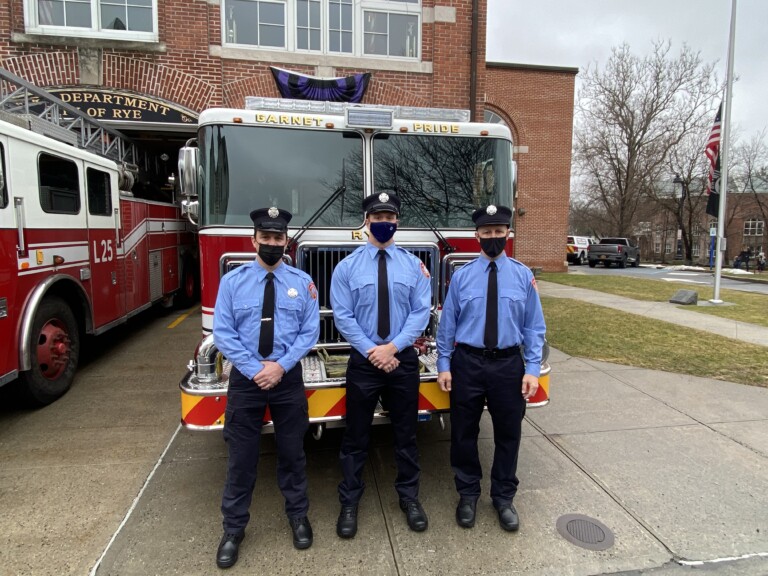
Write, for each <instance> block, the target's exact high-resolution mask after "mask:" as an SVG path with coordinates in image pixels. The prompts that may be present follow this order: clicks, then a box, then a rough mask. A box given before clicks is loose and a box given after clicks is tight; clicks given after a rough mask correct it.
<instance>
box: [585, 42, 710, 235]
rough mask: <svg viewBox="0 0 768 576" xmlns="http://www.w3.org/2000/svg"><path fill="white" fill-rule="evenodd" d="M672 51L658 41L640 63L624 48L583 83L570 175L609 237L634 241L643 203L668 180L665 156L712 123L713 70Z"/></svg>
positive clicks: (694, 55) (688, 53)
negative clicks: (602, 217) (574, 175)
mask: <svg viewBox="0 0 768 576" xmlns="http://www.w3.org/2000/svg"><path fill="white" fill-rule="evenodd" d="M670 50H671V43H670V42H669V41H667V42H661V41H657V42H655V43H654V44H653V50H652V52H651V54H649V55H647V56H644V57H640V56H636V55H634V54H632V53H631V52H630V48H629V45H627V44H623V45H621V46H618V47H615V48H613V50H612V53H611V57H610V58H609V60H608V62H607V63H606V65H605V67H604V68H603V69H602V70H601V69H600V68H599V67H598V66H597V65H595V66H594V67H590V68H588V69H587V70H586V71H585V72H584V75H583V76H582V78H581V82H582V87H581V89H580V90H579V96H578V102H577V106H576V111H577V114H576V129H575V138H574V159H575V162H574V169H575V170H576V171H577V174H578V176H579V180H578V181H579V187H580V190H579V192H580V193H581V194H582V195H583V196H584V197H586V198H587V199H588V200H589V202H591V203H592V204H593V205H594V206H595V208H596V209H597V208H598V207H599V209H600V211H601V212H603V213H604V214H605V215H606V216H607V218H608V219H609V222H608V224H609V229H608V230H607V231H606V232H607V233H610V234H615V235H620V236H630V235H631V233H632V231H633V230H634V229H635V228H636V222H635V219H636V213H637V211H638V208H639V207H640V205H641V203H643V201H644V200H645V199H647V198H649V197H650V198H652V197H655V196H656V195H657V194H656V193H655V192H654V187H655V186H656V184H657V182H658V181H659V180H660V179H663V180H666V181H668V180H670V179H671V178H672V175H670V174H668V173H667V170H668V166H667V164H666V161H667V159H668V156H669V154H670V150H671V149H672V148H674V147H675V146H677V145H678V144H679V143H680V142H681V141H682V140H683V139H684V138H686V137H687V136H688V135H690V134H699V135H701V134H704V135H706V129H707V127H708V126H711V122H712V119H713V118H714V109H715V107H716V106H717V103H718V101H719V100H718V97H717V96H718V92H719V84H718V81H717V77H716V74H715V72H714V64H707V63H704V62H703V61H702V59H701V56H700V54H699V53H698V52H693V51H692V50H691V49H690V48H688V47H687V46H685V45H683V48H682V49H681V51H680V53H679V55H677V56H672V55H671V54H670ZM705 137H706V136H704V138H705ZM703 144H704V140H702V141H701V146H703ZM702 154H703V153H702Z"/></svg>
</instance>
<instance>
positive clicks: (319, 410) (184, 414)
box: [181, 373, 549, 429]
mask: <svg viewBox="0 0 768 576" xmlns="http://www.w3.org/2000/svg"><path fill="white" fill-rule="evenodd" d="M306 394H307V404H308V408H309V418H310V421H322V420H323V419H333V418H338V417H343V416H344V415H345V414H346V388H343V387H332V388H318V389H314V390H307V391H306ZM548 400H549V374H548V373H547V374H542V376H541V378H539V389H538V391H537V392H536V395H535V396H534V397H533V398H531V400H530V403H531V404H540V403H545V402H547V401H548ZM226 407H227V397H226V395H221V396H194V395H191V394H187V393H185V392H184V391H182V393H181V421H182V424H183V425H184V426H186V427H188V428H194V429H217V428H221V427H222V426H224V411H225V410H226ZM449 409H450V396H449V394H448V393H447V392H443V391H442V390H440V386H439V385H438V384H437V382H434V381H433V382H422V383H421V385H420V387H419V410H426V411H429V412H442V411H447V410H449ZM264 421H265V422H269V421H271V416H270V414H269V409H267V411H266V413H265V414H264Z"/></svg>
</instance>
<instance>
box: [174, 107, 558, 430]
mask: <svg viewBox="0 0 768 576" xmlns="http://www.w3.org/2000/svg"><path fill="white" fill-rule="evenodd" d="M468 120H469V112H468V111H464V110H443V109H424V108H406V107H398V106H360V105H349V104H342V103H330V102H312V101H297V100H282V99H268V98H248V99H247V102H246V109H239V110H235V109H211V110H206V111H204V112H203V113H202V114H201V116H200V119H199V132H198V137H197V140H196V143H195V142H190V143H188V145H187V147H185V148H182V150H181V151H180V154H179V173H180V176H181V184H182V193H183V194H184V195H185V196H186V197H187V199H186V200H185V201H184V202H183V209H184V210H186V211H187V212H188V214H189V216H190V218H191V219H192V220H193V221H195V222H196V223H197V224H198V226H199V232H198V238H199V243H200V260H201V270H202V295H201V300H202V306H203V333H204V337H203V340H202V341H201V342H200V344H199V345H198V348H197V350H196V352H195V357H194V359H193V360H192V361H191V362H190V364H189V366H188V370H189V371H188V373H187V374H186V375H185V376H184V378H183V379H182V381H181V384H180V386H181V404H182V423H183V424H184V425H185V426H186V427H187V428H192V429H217V428H221V427H222V426H223V423H224V410H225V406H226V389H227V378H228V373H229V369H230V365H229V362H228V361H227V359H226V358H224V357H223V356H222V355H221V354H220V353H219V351H218V350H217V349H216V345H215V342H214V341H213V337H212V335H211V330H212V327H213V311H214V304H215V301H216V292H217V289H218V286H219V280H220V278H221V276H222V275H224V274H225V273H226V272H227V271H229V270H232V269H233V268H234V267H236V266H239V265H241V264H243V263H245V262H248V261H250V260H252V259H253V258H254V257H255V254H254V253H253V249H252V247H251V245H250V237H251V236H252V234H253V227H252V224H251V221H250V219H249V217H248V214H249V212H250V211H251V210H252V209H254V208H257V207H264V206H276V207H279V208H285V209H287V210H289V211H290V212H291V213H293V219H292V220H291V226H292V228H291V230H289V236H291V237H292V238H291V240H290V242H289V249H288V251H287V252H288V253H287V254H286V256H285V259H286V261H287V262H288V263H289V264H291V265H294V266H297V267H299V268H301V269H302V270H304V271H306V272H307V273H308V274H309V275H310V276H312V279H313V280H314V282H315V285H316V286H317V289H318V298H319V301H320V315H321V334H320V339H319V341H318V343H317V345H316V347H315V349H314V350H313V352H312V353H311V354H310V355H309V356H307V357H306V358H305V359H304V360H303V361H302V367H303V372H304V380H305V384H306V394H307V398H308V402H309V416H310V422H311V423H312V424H315V425H316V427H315V434H316V435H317V434H319V433H322V430H323V428H324V427H325V426H337V425H343V419H344V414H345V403H344V400H345V387H344V371H345V367H346V360H347V356H348V353H349V345H348V344H347V343H346V342H344V340H343V339H342V338H341V336H340V334H339V333H338V331H337V330H336V328H335V326H334V324H333V310H332V309H331V302H330V298H329V287H330V279H331V274H332V272H333V268H334V266H335V264H336V263H338V262H339V261H340V260H341V259H342V258H344V257H345V256H346V255H348V254H350V253H351V252H352V251H353V250H354V249H355V248H356V247H357V246H359V245H360V244H361V243H363V242H365V231H364V227H363V214H362V213H361V208H360V204H361V201H362V198H363V197H364V196H366V195H369V194H372V193H373V191H374V190H381V189H390V190H396V191H397V192H398V195H399V196H400V198H401V200H402V203H403V206H402V215H401V217H400V224H399V226H398V232H397V244H398V246H401V247H404V248H406V249H408V250H410V251H411V252H413V253H414V254H415V255H416V256H418V257H419V258H420V259H421V260H422V262H423V263H424V266H425V268H426V270H427V271H428V272H429V273H430V275H431V277H432V283H433V294H432V316H431V321H430V324H429V326H428V328H427V330H426V331H425V334H424V338H423V339H422V340H421V341H420V342H419V343H418V344H419V345H420V352H421V355H420V360H421V364H422V375H421V388H420V392H421V396H420V418H421V419H423V420H428V419H430V418H431V417H432V415H433V414H438V415H440V418H441V419H442V413H443V412H446V411H448V409H449V400H448V395H447V394H445V393H443V392H441V391H440V389H439V386H438V385H437V382H436V378H437V372H436V352H435V350H434V336H435V334H436V330H437V326H438V323H439V318H440V310H441V305H442V301H443V298H444V297H445V294H446V291H447V288H448V284H449V283H450V280H451V275H452V274H453V273H454V271H455V270H456V269H457V268H458V267H460V266H462V265H463V264H466V263H467V262H469V261H470V260H471V259H473V258H475V257H477V255H478V252H479V245H478V242H477V240H476V239H475V237H474V232H475V230H474V226H473V225H472V220H471V214H472V212H473V210H474V209H475V208H476V207H478V206H484V205H487V204H491V203H496V204H503V205H507V206H512V203H513V200H514V190H515V163H514V161H513V155H512V151H513V150H512V148H513V147H512V140H511V136H510V132H509V129H508V128H507V127H506V126H503V125H500V124H483V123H473V122H469V121H468ZM512 250H513V241H510V243H509V245H508V247H507V252H508V254H510V255H511V254H512ZM549 372H550V367H549V365H548V364H547V363H546V359H545V362H544V364H543V369H542V377H541V379H540V383H541V386H540V388H539V392H538V394H537V395H536V396H535V397H534V398H533V399H532V401H531V402H530V405H532V406H541V405H544V404H546V403H547V402H548V401H549V396H548V391H549ZM268 419H269V416H268V415H267V420H268ZM375 419H376V421H386V406H382V407H381V410H380V411H378V412H377V414H376V417H375ZM267 429H269V424H268V423H267Z"/></svg>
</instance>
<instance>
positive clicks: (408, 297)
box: [331, 191, 432, 538]
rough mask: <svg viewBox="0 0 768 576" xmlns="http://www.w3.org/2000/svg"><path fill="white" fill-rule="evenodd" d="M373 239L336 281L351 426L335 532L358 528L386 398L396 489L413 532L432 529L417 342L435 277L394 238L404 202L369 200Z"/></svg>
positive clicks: (342, 266)
mask: <svg viewBox="0 0 768 576" xmlns="http://www.w3.org/2000/svg"><path fill="white" fill-rule="evenodd" d="M363 211H364V212H365V215H366V217H365V225H366V227H367V228H368V242H367V244H365V246H361V247H360V248H358V249H357V250H355V251H354V252H353V253H352V254H350V255H349V256H347V257H346V258H344V260H342V261H341V262H340V263H339V264H338V266H336V269H335V270H334V272H333V277H332V279H331V304H332V306H333V317H334V321H335V323H336V327H337V328H338V330H339V332H341V334H342V336H344V338H345V339H346V340H347V342H349V343H350V345H351V346H352V349H351V353H350V358H349V363H348V365H347V394H346V404H347V417H346V430H345V431H344V438H343V440H342V443H341V450H340V453H339V458H340V463H341V471H342V480H341V482H340V484H339V501H340V503H341V512H340V514H339V518H338V522H337V524H336V533H337V534H338V535H339V537H341V538H352V537H354V536H355V534H356V533H357V511H358V503H359V502H360V498H361V497H362V495H363V490H364V488H365V485H364V483H363V466H364V465H365V460H366V458H367V457H368V444H369V440H370V429H371V421H372V419H373V414H374V410H375V408H376V403H377V402H378V401H379V397H380V396H381V398H382V401H383V403H384V404H385V405H386V407H387V409H388V411H389V417H390V420H391V421H392V432H393V433H394V436H395V438H394V440H395V462H396V464H397V477H396V479H395V489H396V490H397V493H398V496H399V498H400V508H401V509H402V510H403V512H405V515H406V520H407V523H408V526H409V527H410V528H411V530H414V531H417V532H421V531H423V530H426V529H427V523H428V520H427V515H426V514H425V513H424V510H423V508H422V507H421V504H420V503H419V500H418V497H419V473H420V468H419V455H418V451H417V448H416V426H417V420H418V403H419V360H418V354H417V352H416V350H415V349H414V348H413V343H414V342H415V340H416V338H418V337H419V336H420V335H421V334H422V332H423V331H424V329H425V328H426V326H427V323H428V321H429V313H430V306H431V294H432V288H431V281H430V278H429V273H428V272H427V270H426V268H425V267H424V266H423V264H422V263H421V261H420V260H419V259H418V258H417V257H416V256H414V255H413V254H411V253H409V252H408V251H406V250H404V249H402V248H399V247H397V246H396V245H395V243H394V238H393V236H394V234H395V231H396V229H397V223H398V216H399V214H400V200H399V198H398V197H397V196H396V195H395V194H394V193H391V192H381V191H379V192H377V193H376V194H374V195H371V196H368V197H366V198H365V199H364V200H363Z"/></svg>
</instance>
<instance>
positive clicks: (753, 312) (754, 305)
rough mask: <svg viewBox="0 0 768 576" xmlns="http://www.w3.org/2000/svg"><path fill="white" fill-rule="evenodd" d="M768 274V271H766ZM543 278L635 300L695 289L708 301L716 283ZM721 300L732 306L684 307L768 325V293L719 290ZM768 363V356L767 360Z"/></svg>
mask: <svg viewBox="0 0 768 576" xmlns="http://www.w3.org/2000/svg"><path fill="white" fill-rule="evenodd" d="M766 276H768V273H766ZM540 279H541V280H545V281H547V282H554V283H557V284H565V285H568V286H575V287H577V288H587V289H589V290H596V291H598V292H606V293H608V294H615V295H617V296H626V297H627V298H634V299H635V300H648V301H652V302H668V301H669V299H670V298H671V297H672V296H673V295H674V294H675V292H676V291H677V290H680V289H685V290H695V291H696V292H698V294H699V300H709V299H710V298H712V297H713V294H714V288H713V286H705V285H702V284H688V283H685V282H665V281H663V280H646V279H643V278H632V277H629V276H620V275H618V274H617V275H615V276H614V275H610V276H608V275H602V274H601V275H599V276H598V275H594V276H592V275H586V274H573V273H572V274H568V273H552V272H547V273H544V274H541V275H540ZM720 299H721V300H723V301H724V302H726V303H728V304H732V305H731V306H681V307H682V308H686V309H687V310H692V311H695V312H698V313H701V314H711V315H713V316H720V317H721V318H728V319H729V320H738V321H741V322H750V323H752V324H758V325H760V326H768V296H766V295H765V294H752V293H749V292H741V291H739V290H726V289H722V290H720ZM766 362H768V358H767V359H766Z"/></svg>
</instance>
